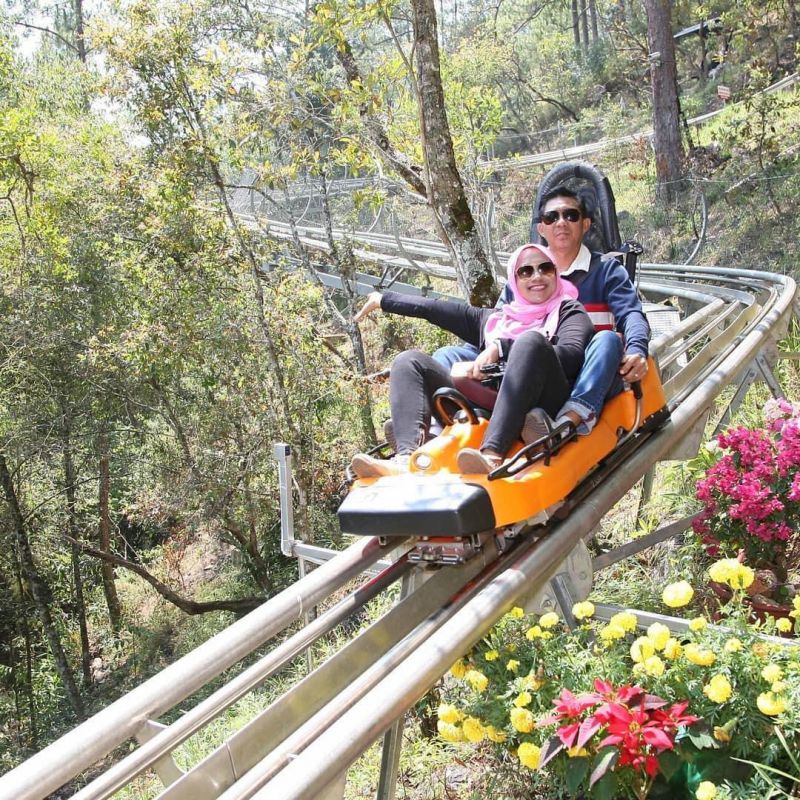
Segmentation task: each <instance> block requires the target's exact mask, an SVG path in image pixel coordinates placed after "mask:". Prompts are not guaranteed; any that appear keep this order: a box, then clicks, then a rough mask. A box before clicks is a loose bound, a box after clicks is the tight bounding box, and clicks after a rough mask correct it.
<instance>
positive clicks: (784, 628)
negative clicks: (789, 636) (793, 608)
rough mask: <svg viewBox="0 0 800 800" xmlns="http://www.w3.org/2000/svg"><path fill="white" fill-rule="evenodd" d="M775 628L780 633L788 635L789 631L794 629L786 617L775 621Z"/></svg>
mask: <svg viewBox="0 0 800 800" xmlns="http://www.w3.org/2000/svg"><path fill="white" fill-rule="evenodd" d="M775 627H776V628H777V629H778V630H779V631H780V632H781V633H789V631H790V630H791V629H792V628H793V627H794V626H793V625H792V623H791V621H790V620H788V619H786V617H781V618H780V619H776V620H775Z"/></svg>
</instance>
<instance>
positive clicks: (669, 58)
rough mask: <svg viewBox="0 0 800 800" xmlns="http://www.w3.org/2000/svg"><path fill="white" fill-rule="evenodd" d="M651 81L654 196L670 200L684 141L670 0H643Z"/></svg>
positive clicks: (676, 184) (680, 171) (676, 188)
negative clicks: (654, 166) (654, 174)
mask: <svg viewBox="0 0 800 800" xmlns="http://www.w3.org/2000/svg"><path fill="white" fill-rule="evenodd" d="M644 5H645V10H646V12H647V44H648V47H649V48H650V82H651V85H652V89H653V131H654V136H653V147H654V150H655V160H656V197H657V199H658V201H659V202H660V203H665V202H670V201H671V200H673V199H674V198H675V197H676V196H677V193H678V191H679V189H680V180H681V178H682V175H683V143H682V141H681V130H680V109H679V105H678V76H677V70H676V68H675V42H674V40H673V38H672V22H671V17H670V3H669V0H645V4H644Z"/></svg>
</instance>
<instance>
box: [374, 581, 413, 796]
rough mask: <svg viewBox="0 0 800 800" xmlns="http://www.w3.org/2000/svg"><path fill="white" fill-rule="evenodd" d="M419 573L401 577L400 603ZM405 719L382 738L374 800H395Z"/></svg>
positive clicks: (409, 591) (402, 717) (399, 721)
mask: <svg viewBox="0 0 800 800" xmlns="http://www.w3.org/2000/svg"><path fill="white" fill-rule="evenodd" d="M418 574H419V572H418V571H415V572H412V573H409V574H408V575H405V576H404V577H403V583H402V585H401V587H400V600H401V601H402V600H403V599H404V598H405V597H407V596H408V595H409V594H410V593H411V592H413V591H414V589H413V586H414V583H415V578H416V577H417V576H418ZM405 721H406V717H405V714H403V715H402V716H401V717H399V718H398V719H396V720H395V721H394V723H393V725H392V727H391V728H389V730H388V731H386V733H385V734H384V736H383V750H382V751H381V774H380V778H379V780H378V791H377V792H376V794H375V800H395V794H396V793H397V773H398V770H399V768H400V754H401V752H402V750H403V728H404V726H405Z"/></svg>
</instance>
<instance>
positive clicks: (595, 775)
mask: <svg viewBox="0 0 800 800" xmlns="http://www.w3.org/2000/svg"><path fill="white" fill-rule="evenodd" d="M618 758H619V750H617V748H616V747H604V748H603V749H602V750H601V751H600V752H599V753H598V754H597V755H596V756H595V759H594V764H593V765H592V777H591V778H590V779H589V787H590V788H591V787H592V786H594V785H595V784H596V783H597V782H598V781H599V780H600V779H601V778H603V776H604V775H605V774H606V773H607V772H608V771H609V770H610V769H614V765H615V764H616V763H617V759H618Z"/></svg>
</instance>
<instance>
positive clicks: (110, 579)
mask: <svg viewBox="0 0 800 800" xmlns="http://www.w3.org/2000/svg"><path fill="white" fill-rule="evenodd" d="M110 492H111V480H110V477H109V471H108V434H107V433H106V431H105V430H103V431H101V433H100V491H99V496H98V507H99V512H100V526H99V527H100V549H101V550H104V551H105V552H106V553H109V552H111V515H110V513H109V503H108V497H109V494H110ZM100 574H101V576H102V578H103V594H104V595H105V597H106V605H107V606H108V619H109V621H110V622H111V627H112V628H113V629H114V630H115V631H118V630H119V629H120V625H121V620H122V610H121V608H120V604H119V597H118V595H117V585H116V583H114V565H113V564H109V563H108V562H107V561H101V562H100Z"/></svg>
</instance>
